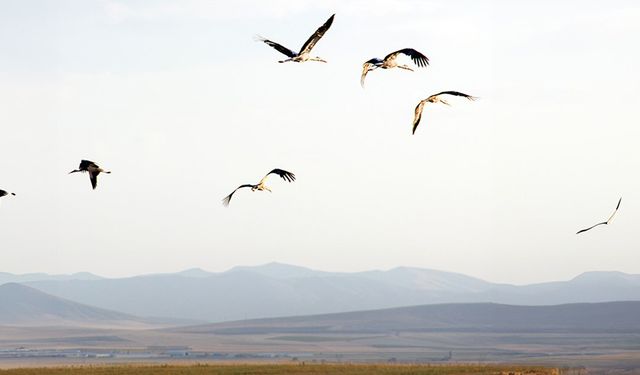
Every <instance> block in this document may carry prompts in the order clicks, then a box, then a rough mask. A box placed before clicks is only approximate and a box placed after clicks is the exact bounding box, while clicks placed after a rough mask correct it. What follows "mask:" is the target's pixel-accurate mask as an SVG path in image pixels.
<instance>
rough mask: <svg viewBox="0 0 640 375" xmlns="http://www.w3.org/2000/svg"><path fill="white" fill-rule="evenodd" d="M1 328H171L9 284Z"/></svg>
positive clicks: (2, 289)
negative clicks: (7, 326) (2, 326)
mask: <svg viewBox="0 0 640 375" xmlns="http://www.w3.org/2000/svg"><path fill="white" fill-rule="evenodd" d="M165 323H169V322H165ZM0 325H11V326H74V327H77V326H84V327H123V328H124V327H126V328H136V327H138V328H152V327H159V326H163V325H164V326H167V325H169V324H161V321H160V320H157V319H155V320H154V319H143V318H139V317H135V316H132V315H129V314H124V313H120V312H116V311H111V310H106V309H100V308H95V307H91V306H87V305H83V304H80V303H76V302H72V301H68V300H65V299H62V298H59V297H54V296H52V295H49V294H46V293H43V292H41V291H39V290H36V289H33V288H31V287H28V286H25V285H21V284H16V283H8V284H3V285H0Z"/></svg>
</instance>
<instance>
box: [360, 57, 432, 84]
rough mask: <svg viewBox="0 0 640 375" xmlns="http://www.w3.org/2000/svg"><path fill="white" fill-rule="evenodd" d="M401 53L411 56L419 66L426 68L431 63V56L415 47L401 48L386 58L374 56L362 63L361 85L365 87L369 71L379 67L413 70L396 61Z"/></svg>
mask: <svg viewBox="0 0 640 375" xmlns="http://www.w3.org/2000/svg"><path fill="white" fill-rule="evenodd" d="M400 54H403V55H407V56H409V57H411V60H413V63H414V64H416V65H417V66H418V67H421V68H426V67H427V65H429V58H427V56H425V55H423V54H422V53H420V52H418V51H416V50H415V49H413V48H403V49H401V50H398V51H395V52H391V53H390V54H388V55H387V56H385V58H384V59H379V58H377V57H374V58H373V59H371V60H368V61H365V62H364V64H362V75H361V76H360V85H361V86H362V87H364V78H365V77H366V76H367V73H369V72H370V71H372V70H375V69H378V68H382V69H391V68H401V69H405V70H410V71H413V69H411V68H410V67H409V66H408V65H398V62H397V61H396V59H397V57H398V55H400Z"/></svg>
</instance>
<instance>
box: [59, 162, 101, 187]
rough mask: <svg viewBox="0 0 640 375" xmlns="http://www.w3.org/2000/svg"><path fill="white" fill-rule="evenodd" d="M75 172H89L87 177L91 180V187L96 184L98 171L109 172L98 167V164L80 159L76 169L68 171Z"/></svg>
mask: <svg viewBox="0 0 640 375" xmlns="http://www.w3.org/2000/svg"><path fill="white" fill-rule="evenodd" d="M76 172H89V179H90V180H91V186H92V187H93V189H95V188H96V186H98V175H99V174H100V173H111V172H109V171H105V170H104V169H102V168H100V167H99V166H98V164H96V163H94V162H92V161H89V160H82V161H80V166H79V167H78V169H75V170H73V171H71V172H69V174H71V173H76Z"/></svg>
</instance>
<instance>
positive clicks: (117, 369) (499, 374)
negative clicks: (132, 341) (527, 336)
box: [0, 363, 560, 375]
mask: <svg viewBox="0 0 640 375" xmlns="http://www.w3.org/2000/svg"><path fill="white" fill-rule="evenodd" d="M0 374H1V375H45V374H46V375H129V374H131V375H145V374H148V375H152V374H153V375H165V374H166V375H209V374H220V375H241V374H243V375H244V374H246V375H249V374H250V375H261V374H265V375H270V374H274V375H275V374H329V375H330V374H340V375H348V374H354V375H367V374H386V375H395V374H398V375H400V374H403V375H405V374H406V375H409V374H425V375H430V374H433V375H449V374H474V375H476V374H477V375H482V374H496V375H524V374H527V375H559V374H560V371H558V369H555V368H545V367H527V366H491V365H487V366H483V365H446V366H445V365H437V366H433V365H431V366H429V365H390V364H302V363H298V364H221V365H217V364H216V365H211V364H200V365H114V366H75V367H74V366H67V367H43V368H23V369H11V370H0Z"/></svg>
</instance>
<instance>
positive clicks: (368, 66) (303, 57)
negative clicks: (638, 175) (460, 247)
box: [0, 14, 622, 234]
mask: <svg viewBox="0 0 640 375" xmlns="http://www.w3.org/2000/svg"><path fill="white" fill-rule="evenodd" d="M334 18H335V14H333V15H331V17H329V19H327V21H326V22H325V23H324V24H322V26H320V27H319V28H318V29H317V30H316V31H315V32H314V33H313V34H312V35H311V36H310V37H309V39H307V41H306V42H305V43H304V44H303V45H302V48H300V51H299V52H295V51H293V50H291V49H289V48H287V47H285V46H283V45H282V44H279V43H277V42H274V41H272V40H269V39H267V38H264V37H261V36H256V40H257V41H260V42H263V43H265V44H266V45H268V46H270V47H273V48H274V49H275V50H276V51H278V52H280V53H282V54H283V55H285V56H287V58H286V59H284V60H280V61H278V62H279V63H285V62H298V63H302V62H306V61H317V62H323V63H326V62H327V61H326V60H324V59H322V58H320V57H317V56H316V57H311V56H310V53H311V50H312V49H313V47H314V46H315V45H316V44H317V43H318V41H320V39H321V38H322V37H323V36H324V34H325V33H326V32H327V31H328V30H329V28H330V27H331V25H332V24H333V20H334ZM400 55H405V56H408V57H409V58H410V59H411V61H413V63H414V64H415V65H416V66H417V67H419V68H426V67H427V66H428V65H429V58H428V57H427V56H425V55H424V54H422V53H421V52H419V51H417V50H415V49H413V48H403V49H400V50H397V51H395V52H391V53H389V54H388V55H386V56H385V57H384V58H382V59H381V58H378V57H374V58H372V59H370V60H367V61H365V62H364V64H362V74H361V76H360V84H361V86H362V87H363V88H364V81H365V78H366V76H367V74H368V73H369V72H371V71H374V70H376V69H379V68H382V69H392V68H400V69H404V70H409V71H413V69H412V68H411V67H410V66H408V65H406V64H402V65H401V64H399V63H398V61H397V59H398V57H399V56H400ZM445 95H448V96H454V97H455V96H457V97H462V98H465V99H468V100H471V101H473V100H476V99H477V98H476V97H474V96H471V95H468V94H464V93H461V92H458V91H442V92H439V93H437V94H434V95H431V96H429V97H428V98H426V99H423V100H421V101H420V102H419V103H418V105H417V106H416V108H415V114H414V119H413V128H412V134H415V132H416V129H417V128H418V125H419V124H420V120H421V119H422V112H423V110H424V107H425V105H426V104H427V103H433V104H437V103H442V104H445V105H450V104H449V103H448V102H447V101H445V100H444V99H443V98H442V97H443V96H445ZM77 172H83V173H88V174H89V180H90V181H91V187H92V188H93V189H95V188H96V187H97V186H98V175H100V173H107V174H108V173H111V172H110V171H106V170H104V169H102V168H101V167H100V166H98V165H97V164H96V163H94V162H92V161H90V160H82V161H81V162H80V165H79V166H78V169H74V170H73V171H71V172H69V174H72V173H77ZM272 174H275V175H278V176H280V177H281V178H282V179H283V180H285V181H287V182H293V181H295V180H296V176H295V175H294V174H293V173H291V172H288V171H285V170H283V169H278V168H276V169H273V170H272V171H270V172H269V173H267V174H266V175H265V176H264V177H263V178H262V179H261V180H260V182H258V183H257V184H243V185H240V186H238V187H237V188H236V189H235V190H233V191H232V192H231V193H230V194H229V195H227V196H226V197H225V198H224V199H223V200H222V203H223V205H224V206H229V203H230V202H231V198H232V197H233V195H234V194H235V193H236V191H238V190H240V189H243V188H251V191H256V190H257V191H265V190H266V191H268V192H271V189H270V188H268V187H267V186H266V185H265V182H266V180H267V177H269V176H270V175H272ZM7 195H13V196H15V195H16V194H15V193H9V192H7V191H5V190H1V189H0V198H2V197H5V196H7ZM621 202H622V198H620V199H619V200H618V205H617V206H616V209H615V211H614V212H613V214H611V216H610V217H609V219H607V221H604V222H601V223H598V224H595V225H593V226H591V227H589V228H586V229H582V230H580V231H578V232H577V233H576V234H580V233H583V232H586V231H588V230H591V229H593V228H595V227H597V226H599V225H608V224H610V223H611V221H612V220H613V217H614V216H615V214H616V213H617V212H618V209H619V208H620V203H621Z"/></svg>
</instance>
